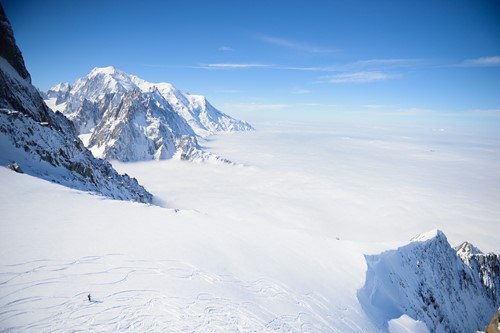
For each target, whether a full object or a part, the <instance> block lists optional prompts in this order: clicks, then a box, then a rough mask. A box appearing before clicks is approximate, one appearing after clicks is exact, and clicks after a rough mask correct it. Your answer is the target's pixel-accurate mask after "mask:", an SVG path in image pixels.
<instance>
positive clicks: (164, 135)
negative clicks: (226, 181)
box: [46, 66, 253, 161]
mask: <svg viewBox="0 0 500 333" xmlns="http://www.w3.org/2000/svg"><path fill="white" fill-rule="evenodd" d="M131 94H132V95H133V96H134V98H135V99H137V101H134V102H133V101H131V100H130V99H131V96H132V95H131ZM46 95H47V98H48V99H47V102H48V103H51V105H52V107H53V109H58V110H62V112H63V113H64V114H65V115H66V116H67V117H68V118H69V119H70V120H71V121H72V122H73V123H74V125H75V127H76V128H77V130H78V132H79V133H80V134H86V133H90V132H92V135H91V138H90V141H89V148H90V149H91V150H92V152H94V154H97V156H100V157H103V158H106V159H117V160H120V161H137V160H147V159H169V158H181V159H186V160H196V161H200V160H217V161H225V160H224V159H222V158H220V157H218V156H214V155H212V154H210V153H208V152H204V151H202V150H201V148H200V146H199V145H198V141H197V139H196V136H206V135H210V134H213V133H216V132H221V131H224V132H231V131H246V130H252V129H253V128H252V127H251V126H250V125H249V124H248V123H246V122H244V121H239V120H236V119H234V118H231V117H230V116H228V115H226V114H224V113H222V112H220V111H219V110H217V109H215V108H214V107H213V106H212V105H211V104H210V103H208V101H207V100H206V99H205V98H204V97H203V96H194V95H189V94H184V93H183V92H181V91H180V90H178V89H176V88H175V87H174V86H172V85H171V84H169V83H158V84H154V83H149V82H147V81H144V80H142V79H140V78H139V77H137V76H134V75H129V74H127V73H125V72H123V71H121V70H119V69H116V68H115V67H112V66H110V67H104V68H94V69H93V70H92V71H91V72H90V73H89V74H88V75H87V76H86V77H84V78H80V79H78V80H76V82H75V83H74V84H73V86H70V85H68V84H59V85H57V86H55V87H54V88H52V89H51V90H49V91H48V92H47V94H46ZM132 109H133V110H132ZM131 111H133V112H132V113H133V114H134V116H131V114H130V113H131ZM120 122H123V123H120ZM94 128H95V130H94ZM134 150H137V151H134Z"/></svg>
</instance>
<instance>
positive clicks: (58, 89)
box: [49, 82, 71, 92]
mask: <svg viewBox="0 0 500 333" xmlns="http://www.w3.org/2000/svg"><path fill="white" fill-rule="evenodd" d="M70 89H71V85H70V84H69V83H68V82H61V83H58V84H56V85H55V86H53V87H52V88H50V90H49V91H54V92H61V91H62V92H66V91H69V90H70Z"/></svg>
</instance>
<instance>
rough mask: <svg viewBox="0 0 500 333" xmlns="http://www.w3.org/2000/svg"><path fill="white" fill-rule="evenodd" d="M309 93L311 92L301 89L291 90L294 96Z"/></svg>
mask: <svg viewBox="0 0 500 333" xmlns="http://www.w3.org/2000/svg"><path fill="white" fill-rule="evenodd" d="M310 92H311V90H309V89H302V88H296V89H293V90H292V94H295V95H305V94H309V93H310Z"/></svg>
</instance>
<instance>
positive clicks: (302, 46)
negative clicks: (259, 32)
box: [257, 36, 337, 53]
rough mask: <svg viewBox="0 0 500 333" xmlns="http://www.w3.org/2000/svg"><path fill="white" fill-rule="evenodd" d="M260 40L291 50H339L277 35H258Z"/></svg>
mask: <svg viewBox="0 0 500 333" xmlns="http://www.w3.org/2000/svg"><path fill="white" fill-rule="evenodd" d="M257 38H258V39H259V40H261V41H263V42H266V43H269V44H272V45H276V46H281V47H284V48H287V49H291V50H296V51H301V52H307V53H334V52H337V50H335V49H330V48H323V47H317V46H313V45H309V44H306V43H299V42H295V41H291V40H287V39H283V38H277V37H271V36H258V37H257Z"/></svg>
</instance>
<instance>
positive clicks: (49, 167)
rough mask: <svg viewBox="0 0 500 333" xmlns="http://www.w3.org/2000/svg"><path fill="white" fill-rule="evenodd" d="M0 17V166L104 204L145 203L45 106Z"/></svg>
mask: <svg viewBox="0 0 500 333" xmlns="http://www.w3.org/2000/svg"><path fill="white" fill-rule="evenodd" d="M0 14H1V17H0V28H1V31H0V35H1V36H2V37H1V38H2V48H1V53H0V54H1V55H2V57H0V143H1V144H0V164H1V165H4V166H8V165H13V164H14V163H15V164H16V165H18V166H19V168H22V170H23V171H24V172H25V173H27V174H30V175H33V176H36V177H40V178H43V179H47V180H50V181H52V182H56V183H59V184H63V185H66V186H69V187H72V188H76V189H80V190H85V191H91V192H95V193H97V194H100V195H104V196H107V197H110V198H114V199H121V200H133V201H138V202H144V203H150V202H151V201H152V195H151V194H150V193H148V192H147V191H146V190H145V189H144V188H143V187H142V186H141V185H139V183H138V182H137V180H135V179H133V178H130V177H129V176H127V175H123V176H122V175H119V174H118V173H117V172H116V170H114V169H113V167H112V166H111V165H110V164H109V163H108V162H106V161H103V160H99V159H96V158H94V157H93V156H92V154H91V153H90V151H88V150H87V149H86V148H85V147H84V146H83V144H82V142H81V140H80V139H79V138H78V137H77V132H76V130H75V127H74V126H73V124H72V123H71V122H70V121H69V120H68V119H67V118H66V117H64V116H63V115H62V114H61V113H60V112H52V110H50V109H49V108H48V107H47V106H46V105H45V103H44V101H43V99H42V97H41V96H40V94H39V93H38V91H37V89H36V88H35V87H33V86H32V85H31V83H30V80H31V79H30V76H29V73H28V71H27V70H26V68H25V66H24V60H23V58H22V56H21V52H20V51H19V49H18V47H17V45H16V44H15V40H14V36H13V34H12V28H11V27H10V24H9V22H8V20H7V18H6V17H5V15H4V12H3V9H1V8H0Z"/></svg>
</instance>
